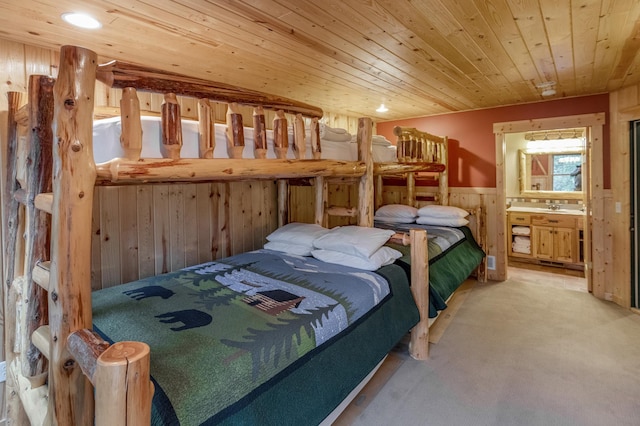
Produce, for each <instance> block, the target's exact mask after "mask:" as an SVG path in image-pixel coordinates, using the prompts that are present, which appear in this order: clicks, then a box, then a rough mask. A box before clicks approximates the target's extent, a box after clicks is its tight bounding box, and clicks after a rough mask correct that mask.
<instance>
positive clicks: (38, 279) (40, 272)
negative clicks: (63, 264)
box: [31, 260, 51, 291]
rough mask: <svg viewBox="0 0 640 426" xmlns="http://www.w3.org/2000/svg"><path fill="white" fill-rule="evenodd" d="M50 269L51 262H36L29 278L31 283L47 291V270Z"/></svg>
mask: <svg viewBox="0 0 640 426" xmlns="http://www.w3.org/2000/svg"><path fill="white" fill-rule="evenodd" d="M50 268H51V262H49V261H48V260H47V261H43V262H37V263H36V266H34V267H33V272H32V275H31V278H32V279H33V282H35V283H36V284H38V285H39V286H40V287H42V288H43V289H45V290H47V291H49V269H50Z"/></svg>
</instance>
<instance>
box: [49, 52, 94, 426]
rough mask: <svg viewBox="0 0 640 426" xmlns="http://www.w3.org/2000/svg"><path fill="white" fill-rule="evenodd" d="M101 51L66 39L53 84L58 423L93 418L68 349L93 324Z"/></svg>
mask: <svg viewBox="0 0 640 426" xmlns="http://www.w3.org/2000/svg"><path fill="white" fill-rule="evenodd" d="M96 67H97V55H96V54H95V53H94V52H92V51H90V50H87V49H83V48H79V47H74V46H64V47H62V50H61V53H60V68H59V70H58V78H57V81H56V83H55V86H54V96H55V125H56V142H55V143H54V145H53V150H54V155H53V158H54V162H53V193H54V196H53V208H52V210H53V219H52V235H51V275H50V282H49V324H50V332H51V343H50V357H51V358H50V360H49V361H50V368H49V371H50V374H49V388H50V389H55V392H52V393H51V397H50V399H49V411H50V412H51V411H52V412H53V416H54V418H55V422H56V423H57V424H59V425H91V424H93V389H92V387H91V384H90V383H89V380H88V379H87V378H86V377H85V375H84V374H83V373H82V371H81V369H80V368H79V367H78V366H77V363H76V362H75V360H74V359H73V357H72V356H71V354H70V353H69V351H68V349H67V346H66V345H67V338H68V336H69V335H70V334H71V333H72V332H74V331H76V330H79V329H83V328H88V329H91V328H92V315H91V220H92V209H93V191H94V185H95V181H96V168H95V163H94V159H93V128H92V123H93V106H94V88H95V80H96Z"/></svg>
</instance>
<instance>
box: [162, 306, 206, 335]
mask: <svg viewBox="0 0 640 426" xmlns="http://www.w3.org/2000/svg"><path fill="white" fill-rule="evenodd" d="M156 318H165V319H161V320H160V322H161V323H164V324H171V323H174V322H181V323H183V324H184V325H183V326H182V327H171V330H173V331H182V330H188V329H190V328H197V327H204V326H205V325H209V324H211V321H213V318H212V317H211V315H209V314H208V313H206V312H202V311H199V310H197V309H185V310H184V311H175V312H167V313H166V314H160V315H156Z"/></svg>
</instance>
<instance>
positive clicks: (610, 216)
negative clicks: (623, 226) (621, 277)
mask: <svg viewBox="0 0 640 426" xmlns="http://www.w3.org/2000/svg"><path fill="white" fill-rule="evenodd" d="M603 206H604V221H603V226H604V235H603V237H604V252H603V253H602V255H603V257H604V258H603V264H604V265H605V269H604V275H603V279H604V280H605V282H607V283H612V286H611V287H612V288H611V292H612V300H613V301H614V302H615V303H617V304H618V305H621V306H630V302H631V301H630V298H631V288H630V286H629V285H628V283H629V280H627V281H624V282H618V281H616V280H615V279H614V270H613V265H614V257H615V256H619V255H620V254H619V253H618V251H617V250H615V248H616V247H615V245H614V243H613V231H612V230H613V228H614V222H615V202H614V198H613V193H612V192H611V190H605V191H604V194H603ZM627 263H629V262H627ZM623 301H624V302H625V303H626V304H623Z"/></svg>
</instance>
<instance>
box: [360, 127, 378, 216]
mask: <svg viewBox="0 0 640 426" xmlns="http://www.w3.org/2000/svg"><path fill="white" fill-rule="evenodd" d="M372 132H373V121H372V120H371V118H369V117H363V118H359V119H358V136H357V141H358V160H359V161H363V162H364V164H365V167H366V171H365V174H364V175H363V176H362V177H361V178H360V188H359V191H358V195H359V198H358V225H360V226H368V227H371V226H373V210H374V206H373V202H374V199H373V148H372V142H371V138H372Z"/></svg>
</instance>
